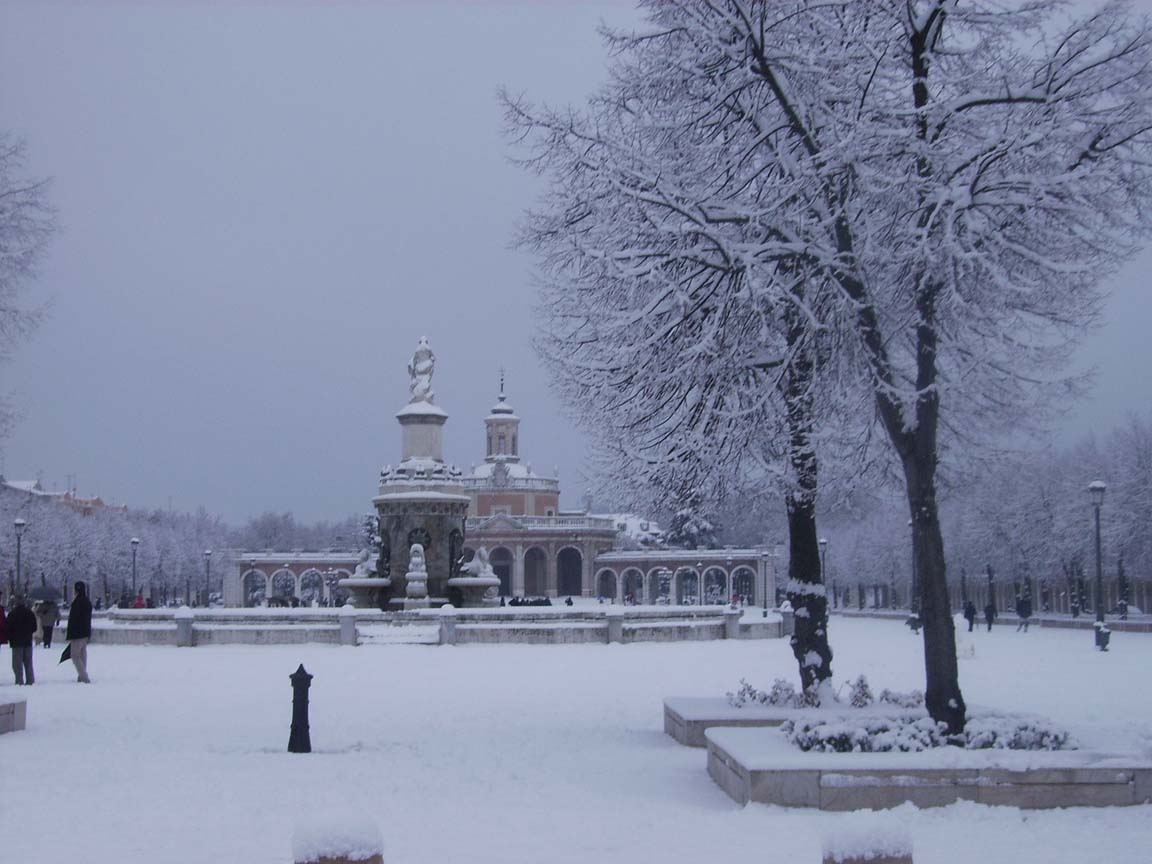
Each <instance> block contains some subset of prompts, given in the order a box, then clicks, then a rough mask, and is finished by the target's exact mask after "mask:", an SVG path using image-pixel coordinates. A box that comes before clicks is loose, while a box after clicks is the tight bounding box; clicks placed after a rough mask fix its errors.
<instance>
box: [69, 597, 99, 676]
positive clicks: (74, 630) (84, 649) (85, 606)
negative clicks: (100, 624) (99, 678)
mask: <svg viewBox="0 0 1152 864" xmlns="http://www.w3.org/2000/svg"><path fill="white" fill-rule="evenodd" d="M75 588H76V599H74V600H73V601H72V608H71V609H69V610H68V630H67V632H66V633H65V634H64V638H66V639H67V640H68V647H69V648H70V649H71V653H72V665H73V666H75V667H76V680H77V681H78V682H79V683H81V684H91V683H92V681H91V679H89V678H88V640H89V639H91V638H92V602H91V601H90V600H89V599H88V586H87V585H85V584H84V583H83V582H77V583H76V585H75Z"/></svg>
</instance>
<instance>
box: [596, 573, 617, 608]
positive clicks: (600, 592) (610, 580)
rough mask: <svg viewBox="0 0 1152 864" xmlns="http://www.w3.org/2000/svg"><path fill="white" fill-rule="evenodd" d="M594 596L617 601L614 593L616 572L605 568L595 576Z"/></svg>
mask: <svg viewBox="0 0 1152 864" xmlns="http://www.w3.org/2000/svg"><path fill="white" fill-rule="evenodd" d="M596 596H597V597H608V598H610V599H612V600H616V599H618V595H617V593H616V571H615V570H613V569H612V568H611V567H605V568H604V569H602V570H601V571H600V572H599V573H597V574H596Z"/></svg>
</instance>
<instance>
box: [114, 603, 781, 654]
mask: <svg viewBox="0 0 1152 864" xmlns="http://www.w3.org/2000/svg"><path fill="white" fill-rule="evenodd" d="M445 613H447V614H445ZM742 617H743V613H742V611H741V610H734V609H729V608H728V607H724V606H705V607H660V608H643V607H625V606H618V605H604V606H597V607H594V608H592V609H587V608H584V609H571V608H565V607H553V608H543V609H540V608H528V609H484V610H472V609H458V610H440V609H426V610H418V611H416V610H412V611H406V612H381V611H378V610H372V609H364V610H362V609H351V608H346V609H292V610H287V609H286V610H268V609H256V610H237V609H205V610H188V609H183V610H171V609H140V610H135V609H133V610H113V611H112V612H110V613H109V614H108V615H107V616H106V617H104V618H102V619H101V620H97V621H95V622H94V624H93V633H92V641H93V642H94V643H97V644H105V645H175V646H177V647H184V646H196V645H237V644H238V645H292V644H302V643H310V642H312V643H321V644H345V645H355V644H360V642H361V641H363V642H367V643H375V644H380V643H393V642H394V643H408V642H411V643H413V644H427V643H428V642H429V641H430V640H429V639H428V633H427V631H428V629H429V626H430V625H431V626H434V627H437V628H439V631H440V638H439V639H435V637H434V641H437V642H440V643H451V644H457V643H461V644H469V643H473V644H475V643H508V642H519V643H526V644H550V645H559V644H577V643H604V642H623V643H631V642H686V641H708V640H713V639H725V638H729V639H771V638H779V637H781V636H783V635H785V634H786V633H787V632H788V628H787V621H786V618H785V617H782V616H780V615H772V616H771V617H768V618H764V619H763V620H761V619H759V618H756V619H751V620H749V621H744V620H742ZM448 621H451V624H448V623H447V622H448ZM342 631H343V637H342ZM382 634H386V635H382ZM408 635H411V638H410V639H409V638H407V636H408Z"/></svg>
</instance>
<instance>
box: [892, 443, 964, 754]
mask: <svg viewBox="0 0 1152 864" xmlns="http://www.w3.org/2000/svg"><path fill="white" fill-rule="evenodd" d="M935 474H936V459H935V450H934V449H933V451H932V453H931V454H930V455H928V456H926V455H925V454H923V453H921V452H914V453H913V454H911V455H910V456H909V457H907V458H906V459H905V460H904V475H905V482H906V484H907V491H908V502H909V505H910V510H911V515H912V547H913V551H914V556H915V560H916V572H917V574H918V576H919V579H918V583H919V584H918V587H919V589H920V619H921V621H922V622H923V627H924V673H925V687H924V703H925V707H927V709H928V715H929V716H930V717H931V718H932V719H933V720H936V721H937V722H940V723H944V724H945V725H946V726H947V727H948V732H949V733H950V734H957V733H959V732H962V731H963V730H964V720H965V715H966V711H967V708H966V706H965V704H964V696H963V695H962V694H961V692H960V674H959V668H958V666H957V663H956V629H955V627H954V625H953V623H952V603H951V600H950V599H949V597H948V581H947V578H946V569H945V563H944V538H943V535H942V534H941V533H940V519H939V513H938V511H937V508H936V483H935Z"/></svg>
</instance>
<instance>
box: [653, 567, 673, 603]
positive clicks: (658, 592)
mask: <svg viewBox="0 0 1152 864" xmlns="http://www.w3.org/2000/svg"><path fill="white" fill-rule="evenodd" d="M665 572H666V573H667V576H665V577H664V578H663V579H661V575H662V574H664V573H665ZM648 593H649V595H650V596H651V598H652V602H653V603H672V602H674V601H675V598H676V577H675V574H674V573H673V572H672V571H671V570H669V569H668V568H667V567H653V568H652V569H651V570H649V571H648Z"/></svg>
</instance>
